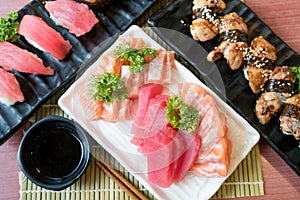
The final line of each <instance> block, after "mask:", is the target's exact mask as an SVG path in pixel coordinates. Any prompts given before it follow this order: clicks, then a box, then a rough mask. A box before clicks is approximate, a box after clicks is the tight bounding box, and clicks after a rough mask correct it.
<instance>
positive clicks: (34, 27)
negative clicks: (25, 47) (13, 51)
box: [18, 15, 72, 60]
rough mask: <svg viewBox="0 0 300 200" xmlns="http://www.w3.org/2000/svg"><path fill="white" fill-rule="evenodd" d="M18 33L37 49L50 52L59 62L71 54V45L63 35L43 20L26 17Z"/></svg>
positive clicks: (30, 16) (35, 17)
mask: <svg viewBox="0 0 300 200" xmlns="http://www.w3.org/2000/svg"><path fill="white" fill-rule="evenodd" d="M18 33H19V34H20V35H22V36H24V38H25V39H26V40H27V41H28V42H29V43H30V44H32V45H33V46H35V47H36V48H38V49H40V50H42V51H46V52H49V53H50V54H51V55H52V56H53V57H55V58H56V59H57V60H62V59H64V58H65V56H66V55H67V54H68V53H69V51H70V49H71V47H72V46H71V44H70V42H69V41H68V40H65V39H64V38H63V37H62V35H61V34H60V33H59V32H57V31H56V30H54V29H53V28H51V27H50V26H49V25H48V24H47V23H46V22H45V21H44V20H43V19H42V18H40V17H37V16H33V15H24V17H23V18H22V20H21V22H20V25H19V28H18Z"/></svg>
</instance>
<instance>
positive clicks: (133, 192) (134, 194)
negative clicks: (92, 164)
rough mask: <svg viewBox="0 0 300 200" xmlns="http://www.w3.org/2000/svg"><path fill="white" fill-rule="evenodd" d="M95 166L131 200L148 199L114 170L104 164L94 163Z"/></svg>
mask: <svg viewBox="0 0 300 200" xmlns="http://www.w3.org/2000/svg"><path fill="white" fill-rule="evenodd" d="M96 165H97V166H98V167H99V168H100V169H102V170H103V171H104V173H105V174H107V175H108V176H109V177H110V178H111V179H112V180H114V181H115V182H116V183H117V184H118V185H119V186H120V188H121V189H122V190H124V192H126V193H127V194H128V196H130V197H131V198H132V199H133V200H140V199H142V200H147V199H148V198H147V197H146V196H145V195H144V194H143V193H142V192H140V191H139V190H138V189H137V188H136V187H135V186H134V185H132V184H131V183H130V182H129V181H128V180H127V179H125V178H124V177H123V176H122V175H120V174H119V172H117V171H116V170H115V169H113V168H112V167H110V166H108V165H107V164H105V163H104V162H103V163H101V162H99V161H96Z"/></svg>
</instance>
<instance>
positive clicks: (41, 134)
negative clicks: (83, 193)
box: [17, 116, 90, 191]
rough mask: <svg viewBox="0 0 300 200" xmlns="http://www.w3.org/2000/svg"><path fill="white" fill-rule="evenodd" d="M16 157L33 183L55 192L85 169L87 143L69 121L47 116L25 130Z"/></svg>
mask: <svg viewBox="0 0 300 200" xmlns="http://www.w3.org/2000/svg"><path fill="white" fill-rule="evenodd" d="M17 159H18V163H19V166H20V168H21V169H22V171H23V173H24V174H25V176H27V177H28V179H30V180H31V181H32V182H33V183H35V184H36V185H38V186H40V187H43V188H46V189H50V190H56V191H58V190H62V189H65V188H67V187H68V186H70V185H71V184H73V183H74V182H75V181H76V180H78V179H79V178H80V176H81V175H82V173H83V172H84V171H85V169H86V167H87V165H88V163H89V159H90V146H89V142H88V139H87V137H86V135H85V133H84V132H83V131H82V130H81V129H80V128H78V127H77V128H76V127H75V124H74V123H73V122H72V121H71V120H69V119H66V118H64V117H60V116H47V117H45V118H43V119H41V120H40V121H38V122H36V123H35V124H34V125H32V126H31V127H30V128H29V129H28V130H27V132H26V133H25V135H24V137H23V139H22V141H21V143H20V146H19V149H18V155H17Z"/></svg>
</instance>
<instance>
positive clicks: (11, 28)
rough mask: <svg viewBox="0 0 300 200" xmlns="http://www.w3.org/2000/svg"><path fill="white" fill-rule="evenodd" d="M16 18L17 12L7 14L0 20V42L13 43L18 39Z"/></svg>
mask: <svg viewBox="0 0 300 200" xmlns="http://www.w3.org/2000/svg"><path fill="white" fill-rule="evenodd" d="M17 18H18V13H17V12H11V13H9V14H8V15H7V18H4V17H3V18H0V42H4V41H11V42H14V41H16V39H18V38H19V37H20V35H19V34H18V32H17V30H18V28H19V22H18V21H17Z"/></svg>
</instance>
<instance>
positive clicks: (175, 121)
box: [167, 96, 199, 134]
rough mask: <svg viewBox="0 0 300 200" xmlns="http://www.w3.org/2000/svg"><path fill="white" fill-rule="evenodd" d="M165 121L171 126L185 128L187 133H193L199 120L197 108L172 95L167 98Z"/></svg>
mask: <svg viewBox="0 0 300 200" xmlns="http://www.w3.org/2000/svg"><path fill="white" fill-rule="evenodd" d="M167 122H168V123H170V124H171V126H172V127H173V128H177V129H179V130H187V132H188V134H193V133H195V131H196V129H197V125H198V122H199V114H198V110H197V109H196V108H194V107H192V106H190V105H188V104H185V103H184V102H183V101H182V100H181V99H180V98H179V97H178V96H174V97H172V98H169V99H168V100H167Z"/></svg>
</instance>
